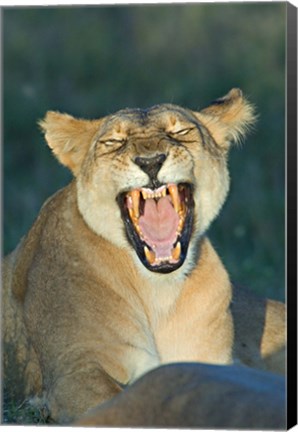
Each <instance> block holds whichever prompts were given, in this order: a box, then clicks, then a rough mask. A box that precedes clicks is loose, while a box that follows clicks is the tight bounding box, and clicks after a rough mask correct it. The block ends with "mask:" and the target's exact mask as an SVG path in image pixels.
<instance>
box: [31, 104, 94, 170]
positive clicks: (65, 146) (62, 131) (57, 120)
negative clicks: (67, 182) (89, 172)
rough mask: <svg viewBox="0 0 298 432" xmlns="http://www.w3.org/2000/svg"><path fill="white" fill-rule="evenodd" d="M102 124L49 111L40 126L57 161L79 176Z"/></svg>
mask: <svg viewBox="0 0 298 432" xmlns="http://www.w3.org/2000/svg"><path fill="white" fill-rule="evenodd" d="M101 122H102V120H101V119H100V120H81V119H76V118H74V117H72V116H70V115H68V114H61V113H59V112H54V111H48V112H47V114H46V116H45V118H44V120H41V121H40V122H39V126H40V127H41V129H42V130H43V132H44V134H45V138H46V141H47V143H48V145H49V147H50V148H51V149H52V150H53V153H54V154H55V156H56V157H57V159H58V160H59V161H60V162H61V163H62V164H63V165H65V166H67V167H68V168H70V169H71V171H72V172H73V173H74V175H77V174H78V172H79V169H80V166H81V164H82V162H83V160H84V157H85V155H86V153H87V151H88V148H89V146H90V144H91V141H92V138H93V136H94V135H95V134H96V132H97V130H98V128H99V125H100V123H101Z"/></svg>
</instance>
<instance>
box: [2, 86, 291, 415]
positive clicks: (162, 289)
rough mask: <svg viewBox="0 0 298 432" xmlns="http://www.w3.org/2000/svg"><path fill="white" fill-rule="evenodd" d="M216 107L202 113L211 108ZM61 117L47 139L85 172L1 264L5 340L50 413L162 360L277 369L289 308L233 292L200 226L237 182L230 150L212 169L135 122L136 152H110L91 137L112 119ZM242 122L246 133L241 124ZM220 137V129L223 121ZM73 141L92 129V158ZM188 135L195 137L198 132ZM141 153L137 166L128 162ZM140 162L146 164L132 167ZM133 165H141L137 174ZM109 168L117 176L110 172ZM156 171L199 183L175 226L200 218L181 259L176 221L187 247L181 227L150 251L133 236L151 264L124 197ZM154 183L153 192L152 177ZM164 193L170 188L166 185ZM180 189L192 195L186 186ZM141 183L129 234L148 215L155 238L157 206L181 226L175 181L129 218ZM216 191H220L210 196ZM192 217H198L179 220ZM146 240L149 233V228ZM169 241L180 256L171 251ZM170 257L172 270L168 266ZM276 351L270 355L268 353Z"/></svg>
mask: <svg viewBox="0 0 298 432" xmlns="http://www.w3.org/2000/svg"><path fill="white" fill-rule="evenodd" d="M230 96H232V97H230V99H229V98H228V100H227V107H228V108H229V105H233V104H232V103H231V100H232V102H233V103H234V100H233V99H235V100H236V102H237V101H238V102H239V100H238V99H239V97H240V95H239V94H235V93H234V94H231V95H230ZM241 100H242V99H241ZM223 105H225V103H223ZM214 109H216V108H212V109H211V111H209V112H207V113H206V116H209V117H210V118H211V116H212V115H213V112H214ZM226 110H227V108H226ZM233 110H234V111H235V109H234V108H233V109H232V111H233ZM167 111H170V117H169V114H168V112H167ZM228 111H229V115H228V117H227V118H226V116H225V115H224V118H226V120H225V121H226V122H227V121H231V120H230V118H229V117H230V116H232V113H231V112H230V110H228ZM173 112H174V113H175V110H173V109H172V110H171V109H170V108H169V107H168V109H165V110H163V109H162V110H161V113H159V111H158V115H159V116H160V118H162V119H163V122H164V121H165V120H164V119H165V118H168V120H167V121H168V122H170V123H171V124H172V125H173V124H174V125H175V126H176V127H177V122H179V121H181V120H177V118H176V119H174V120H173ZM236 112H237V110H236ZM130 114H131V113H129V122H130V123H129V122H128V123H125V125H127V124H129V126H130V128H131V127H132V126H131V117H130ZM53 115H54V120H55V121H53V122H52V123H51V122H50V121H49V120H48V123H47V124H46V125H45V126H44V128H45V130H46V132H47V134H48V135H46V137H47V140H48V142H49V145H50V146H51V147H52V148H53V151H54V153H55V154H56V155H57V157H58V158H59V159H60V160H61V161H62V162H63V163H65V164H66V165H67V166H69V167H70V168H71V169H72V171H73V172H74V174H75V176H76V179H75V180H74V181H73V182H72V183H71V184H70V185H69V186H67V187H66V188H65V189H63V190H61V191H59V192H58V193H56V194H55V195H54V196H53V197H52V198H50V199H49V200H48V201H47V202H46V204H45V205H44V206H43V208H42V210H41V212H40V215H39V216H38V218H37V220H36V222H35V224H34V225H33V227H32V229H31V230H30V232H29V233H28V235H27V236H26V237H25V238H24V239H23V240H22V242H21V243H20V245H19V247H18V248H17V249H16V250H15V251H14V252H13V253H12V254H11V255H10V256H9V257H7V258H6V259H5V261H4V271H3V273H4V297H3V298H4V302H5V306H4V312H5V317H4V342H5V345H6V346H7V347H8V348H9V349H8V350H7V352H10V351H9V350H12V351H13V354H14V355H15V359H16V363H17V364H18V365H19V369H20V370H21V374H22V376H23V378H24V386H25V390H24V391H25V393H26V394H32V393H33V394H39V395H40V396H43V400H44V402H45V403H46V405H47V406H48V408H49V410H50V413H51V416H52V417H53V418H54V419H55V420H57V421H59V422H67V421H70V420H72V419H74V418H76V417H79V416H80V415H81V414H82V413H84V412H85V411H87V410H88V409H89V408H92V407H94V406H95V405H97V404H99V403H101V402H103V401H105V400H107V399H109V398H111V397H112V396H114V395H115V394H117V393H118V392H119V391H120V390H121V388H122V387H123V386H124V385H127V384H130V383H132V382H133V381H134V380H135V379H136V378H138V377H139V376H140V375H142V374H144V373H145V372H147V371H148V370H151V369H153V368H155V367H157V366H159V365H160V364H164V363H170V362H179V361H198V362H203V363H217V364H230V363H232V362H233V361H234V360H235V359H236V360H239V361H243V362H244V363H246V364H248V365H250V366H256V367H260V368H268V369H271V370H274V371H278V372H282V371H283V360H282V359H279V358H278V360H276V359H275V357H274V355H275V353H277V352H278V351H280V349H282V348H283V345H284V318H283V315H284V310H283V306H282V305H280V304H279V303H276V302H269V303H268V304H266V305H265V307H262V306H260V303H259V302H258V301H255V300H254V299H253V298H249V297H247V296H246V297H245V298H247V300H244V302H243V299H242V297H240V298H239V300H237V298H236V297H237V295H236V296H235V293H233V289H232V287H231V283H230V281H229V277H228V274H227V272H226V270H225V269H224V267H223V265H222V264H221V261H220V259H219V258H218V256H217V254H216V253H215V251H214V249H213V248H212V246H211V244H210V242H209V241H208V239H207V237H206V236H205V235H204V231H205V230H206V228H207V226H208V225H209V224H210V222H211V220H212V219H213V218H214V217H215V215H216V214H217V213H218V211H219V209H220V207H221V205H222V203H223V201H224V198H225V196H226V193H227V190H228V176H227V170H226V165H225V159H224V158H222V159H221V160H219V158H217V159H216V158H215V159H214V158H211V157H210V154H211V153H212V152H213V153H214V152H215V153H216V152H218V150H216V149H215V150H214V149H213V150H212V146H209V147H208V148H207V150H204V151H205V152H206V157H207V156H208V157H209V159H210V160H209V162H208V161H205V165H204V164H203V158H201V159H202V160H200V161H199V160H195V159H193V154H192V152H193V151H194V150H192V148H191V147H190V150H188V149H184V148H183V149H181V148H180V147H179V146H177V147H176V148H175V149H174V148H173V147H171V148H168V147H167V146H168V144H162V145H161V144H160V143H161V138H158V140H157V141H156V143H155V141H153V138H150V136H154V133H153V132H152V131H151V135H150V134H149V138H150V139H151V147H150V148H149V149H148V148H147V147H146V142H148V140H149V138H148V137H147V141H144V137H143V138H140V136H141V135H140V132H138V137H139V138H138V141H136V142H137V144H135V145H134V152H136V149H137V150H138V152H139V153H138V152H137V153H134V154H133V156H132V155H131V154H130V153H129V151H127V155H124V154H123V153H124V151H125V150H123V149H121V148H119V146H118V147H116V150H115V151H114V150H113V151H112V152H110V150H109V151H108V152H106V150H107V148H109V146H110V145H111V143H112V144H113V143H114V141H115V140H116V139H115V135H113V138H112V139H111V138H110V141H109V142H108V143H107V144H106V142H107V141H103V142H104V147H100V148H99V150H98V148H97V147H96V146H95V144H94V143H96V142H97V141H92V139H91V138H92V137H93V136H94V133H95V132H96V133H97V134H98V132H97V131H98V129H99V130H100V131H101V133H102V134H103V135H104V134H106V133H107V132H106V130H107V129H108V126H109V123H108V124H107V126H105V124H104V125H102V124H101V123H100V122H98V123H96V122H90V123H86V125H85V123H83V124H82V123H79V125H77V124H76V123H75V122H74V121H73V119H72V118H70V117H69V116H66V118H65V120H66V123H65V124H64V118H62V119H60V117H56V116H57V114H53ZM247 115H248V114H247ZM125 116H126V114H125ZM166 116H168V117H166ZM171 116H172V117H171ZM179 116H181V114H180V113H179ZM179 116H178V117H179ZM119 117H120V120H121V121H122V117H121V116H119ZM158 118H159V117H158ZM169 118H170V120H169ZM116 120H117V121H118V118H116ZM209 120H210V119H209ZM59 122H61V125H60V124H59ZM79 122H83V121H79ZM110 122H112V124H113V127H114V134H115V133H117V134H118V135H117V140H118V136H119V134H120V135H121V133H123V123H120V126H119V122H118V123H117V124H116V126H115V119H114V118H112V120H110ZM149 124H150V123H149ZM163 124H164V123H163ZM56 127H58V129H57V130H56ZM179 127H180V129H181V126H179ZM210 127H211V128H212V125H211V126H210ZM221 127H222V129H221V131H220V133H219V135H218V140H220V137H221V136H222V141H223V144H222V145H223V146H224V145H226V143H225V141H224V139H223V136H226V132H225V129H224V127H223V126H221ZM237 128H238V130H239V128H240V125H239V124H237ZM143 129H144V128H143ZM144 130H146V131H147V130H149V131H150V127H149V126H148V125H147V128H146V129H144ZM202 130H203V128H202ZM217 130H218V126H217V128H216V131H217ZM74 131H75V132H74ZM115 131H116V132H115ZM183 131H184V129H182V132H183ZM126 133H128V132H126ZM142 133H143V134H144V132H142ZM187 133H188V132H187ZM194 133H196V132H194V131H192V132H191V134H193V135H194ZM204 133H205V134H207V132H206V131H205V132H204ZM233 133H236V132H235V131H234V132H233ZM68 134H70V135H71V137H70V138H69V137H68V138H67V136H68ZM183 135H184V133H183ZM214 135H215V136H217V135H216V132H215V131H214ZM100 136H102V135H100ZM77 137H83V138H84V140H83V138H82V143H81V147H84V146H86V142H87V143H88V140H87V138H88V139H89V142H91V145H90V148H87V149H86V150H85V151H84V152H83V154H81V153H80V152H81V149H80V148H78V147H77V144H75V148H72V139H73V141H74V142H76V139H78V138H77ZM209 139H211V138H209ZM149 141H150V140H149ZM99 142H101V140H100V139H99ZM117 142H118V141H117ZM189 142H190V143H193V142H195V141H194V138H192V140H191V141H189ZM210 142H211V141H210ZM65 143H66V144H65ZM61 145H62V146H63V148H60V147H61ZM187 145H190V146H191V145H193V144H187ZM212 145H214V144H212ZM65 146H66V147H67V149H66V148H65ZM152 148H153V150H152ZM140 149H141V150H140ZM194 149H195V147H194ZM119 150H120V151H119ZM157 150H158V151H163V152H164V154H166V155H167V156H164V157H163V158H162V159H161V158H160V156H158V158H159V159H158V164H159V165H158V169H157V170H156V169H155V172H154V176H155V177H154V178H153V174H152V172H153V171H152V170H151V171H150V174H149V171H146V173H145V170H147V169H148V168H147V167H145V168H144V162H143V159H142V166H141V164H140V161H139V160H137V157H139V156H138V155H139V154H140V155H141V156H142V158H144V155H146V157H147V156H148V153H149V156H150V158H151V159H152V157H151V152H153V153H152V154H153V155H154V157H156V156H155V155H156V151H157ZM98 151H99V154H98V153H97V152H98ZM106 155H107V156H106ZM132 158H135V159H134V160H135V163H133V162H131V160H132ZM139 158H140V157H139ZM150 158H149V160H150V161H151V159H150ZM166 158H167V159H166ZM100 159H101V160H102V161H103V169H102V172H100V174H99V171H98V168H97V160H100ZM165 159H166V161H165V162H164V160H165ZM146 160H147V159H145V161H146ZM161 160H162V162H161ZM107 161H110V165H108V164H107ZM115 161H116V162H115ZM167 161H169V162H168V165H167ZM146 163H147V162H146ZM150 163H151V162H150ZM161 163H163V164H164V165H162V166H161ZM202 164H203V165H202ZM135 165H138V166H141V168H142V169H139V168H138V171H136V166H135ZM130 166H132V167H133V170H135V171H131V172H130V173H129V170H130ZM203 166H206V167H205V172H201V171H202V167H203ZM164 167H165V168H164ZM163 168H164V169H163ZM173 170H174V171H173ZM175 170H177V172H176V171H175ZM109 171H111V173H112V174H111V176H112V177H111V179H108V172H109ZM173 172H174V174H173ZM116 173H117V175H116ZM144 173H145V174H144ZM145 175H146V178H147V180H146V178H145ZM151 175H152V178H151V177H150V176H151ZM148 176H149V178H150V181H152V182H153V183H154V184H155V183H156V184H158V185H159V184H161V183H157V181H158V182H162V183H165V184H169V185H170V186H167V188H169V189H170V188H172V189H174V188H173V186H172V184H173V183H170V182H176V183H177V184H178V183H179V182H181V181H183V182H190V183H192V184H195V185H196V186H195V187H196V188H197V189H199V196H200V204H199V205H198V202H197V200H198V199H199V198H198V197H197V196H196V195H195V194H193V198H192V195H187V194H191V192H183V193H184V195H183V198H180V200H181V202H182V199H184V201H185V203H184V204H183V206H184V207H185V206H186V208H187V210H185V209H184V213H183V218H182V219H181V220H180V222H179V224H180V225H182V226H183V230H184V225H186V224H187V223H188V224H189V226H191V220H192V219H191V217H190V216H189V215H191V214H193V216H192V217H193V219H194V223H193V226H192V230H191V232H192V234H191V237H190V241H189V246H188V252H187V255H186V253H185V256H184V255H183V253H184V251H183V247H184V244H186V243H185V242H186V240H184V239H183V233H181V232H180V231H179V233H180V234H179V236H178V234H177V236H178V237H177V238H178V239H180V238H181V244H182V246H179V245H178V243H177V245H178V246H179V247H178V246H173V242H174V240H171V243H169V240H168V239H169V238H170V239H171V238H172V237H173V235H172V234H167V235H164V237H163V238H162V241H160V244H161V246H158V245H157V246H156V248H155V247H154V246H152V251H153V250H154V251H155V253H153V252H148V250H149V249H148V248H149V244H150V245H151V243H150V241H151V239H150V230H148V234H147V237H148V240H146V241H147V242H148V243H147V244H148V248H147V251H146V250H145V255H144V254H143V252H142V251H141V252H140V250H139V249H138V248H139V246H140V244H144V243H140V240H139V239H138V238H137V237H136V234H131V235H132V236H135V237H134V240H133V241H134V242H136V245H134V247H135V248H136V250H138V254H139V257H140V259H142V260H143V261H144V266H143V265H141V264H140V263H139V259H138V258H137V256H136V254H135V252H134V251H133V249H132V247H131V245H130V244H129V242H128V241H127V238H126V237H125V234H124V232H123V226H122V223H121V218H120V212H119V208H118V207H117V204H116V195H117V194H119V192H121V193H122V191H123V190H124V191H125V190H129V189H133V190H134V191H135V190H140V188H141V187H143V186H144V185H145V186H146V184H147V183H148ZM119 183H120V184H119ZM142 185H143V186H142ZM99 186H100V187H99ZM146 187H147V186H146ZM185 187H186V186H185ZM113 188H114V189H113ZM135 188H139V189H135ZM209 189H210V190H209ZM144 190H145V189H144ZM147 190H152V189H148V187H147V189H146V191H147ZM156 190H158V191H160V190H162V191H163V193H164V194H165V189H164V186H162V187H160V186H159V189H156ZM181 190H183V191H184V186H183V187H182V188H181ZM187 190H188V188H187ZM142 191H143V189H142ZM133 193H134V194H135V192H133ZM133 193H130V192H129V193H128V194H127V195H126V198H125V200H126V201H125V203H126V204H125V205H126V206H127V207H128V210H130V214H131V213H132V216H133V217H132V220H133V222H132V221H130V222H129V224H130V225H129V227H128V228H127V229H128V230H132V231H133V232H134V230H136V231H138V232H139V231H140V226H141V227H143V226H144V228H143V229H144V230H145V229H146V223H148V222H149V221H150V222H151V221H152V230H153V231H155V232H156V236H157V234H158V235H159V236H162V232H161V230H160V228H159V225H160V224H161V223H162V222H159V225H158V224H157V222H155V221H154V220H153V219H154V218H155V219H156V218H157V217H159V216H158V215H159V214H161V213H162V212H163V213H162V214H163V215H164V218H165V219H167V220H169V224H173V226H176V225H175V224H176V223H177V224H178V220H177V222H176V219H177V218H178V216H177V217H176V216H175V213H174V210H173V209H172V207H171V205H174V204H175V205H176V203H175V199H176V198H175V197H174V193H175V190H174V192H173V191H172V190H171V197H172V198H170V195H167V196H165V197H164V198H155V201H156V203H158V201H159V200H160V201H159V203H160V204H154V201H153V199H151V200H149V201H148V202H149V204H147V202H144V203H143V206H144V208H145V216H144V217H143V225H142V222H139V220H140V221H141V218H140V219H138V218H136V214H133V211H135V212H137V211H138V209H137V210H135V207H136V206H135V198H134V195H133ZM138 193H139V192H138ZM149 193H150V192H149ZM154 193H155V192H154ZM181 196H182V195H181ZM173 197H174V198H173ZM210 197H212V198H213V200H214V201H210ZM138 199H139V198H138ZM171 199H172V200H173V204H171V205H170V204H169V203H170V202H171V203H172V201H170V200H171ZM188 200H194V203H195V204H194V211H193V210H191V209H190V208H189V209H188V207H187V206H188V205H189V206H190V204H187V202H188ZM178 201H179V198H178ZM155 205H156V209H155V207H154V206H155ZM180 205H181V206H182V204H181V203H180ZM150 206H151V207H150ZM152 206H153V207H154V208H152ZM158 206H159V207H160V208H159V207H158ZM161 207H163V210H162V209H161ZM125 209H126V210H125V211H127V208H125ZM149 210H150V211H149ZM181 211H182V210H180V213H179V214H180V215H181V214H182V213H181ZM146 212H147V214H149V216H146ZM150 212H151V213H152V214H153V216H152V214H151V213H150ZM192 212H194V213H192ZM125 217H126V216H125ZM180 217H182V216H180ZM187 217H189V222H184V220H185V219H186V220H187ZM127 218H128V216H127V217H126V219H127ZM125 223H126V224H127V221H126V222H125ZM183 223H184V225H183ZM139 225H140V226H139ZM180 225H179V226H180ZM186 228H187V227H186ZM186 228H185V230H186ZM163 229H164V230H165V231H166V230H167V228H166V227H165V228H163ZM179 230H180V228H179ZM189 232H190V231H189ZM128 234H130V231H128ZM189 235H190V234H189ZM185 236H186V234H185ZM141 237H142V236H141ZM141 241H142V242H144V241H145V240H144V237H142V240H141ZM175 242H177V240H176V239H175ZM183 242H184V243H183ZM175 244H176V243H175ZM171 245H172V246H171ZM179 248H180V249H179ZM145 249H146V248H145ZM181 249H182V252H181V251H180V250H181ZM162 251H167V252H164V253H165V254H167V255H169V254H171V255H170V256H169V257H167V258H166V256H164V258H163V257H162V253H163V252H162ZM185 257H186V258H185ZM182 259H185V262H183V261H182ZM171 266H173V269H174V271H170V270H172V268H171ZM145 267H147V268H145ZM169 269H170V270H169ZM150 270H151V271H150ZM159 270H160V272H159ZM165 272H166V273H167V274H165ZM237 292H238V291H237ZM231 304H232V307H230V306H231ZM235 320H237V322H235ZM252 330H253V332H252ZM278 355H279V354H278ZM272 356H273V357H274V360H270V361H269V360H268V361H267V360H266V359H267V358H269V357H272ZM5 360H6V365H5V366H6V368H7V370H8V372H7V374H8V376H9V374H11V372H9V368H10V369H11V366H14V364H13V363H12V362H11V357H9V356H6V358H5ZM12 373H13V372H12ZM10 376H11V375H10Z"/></svg>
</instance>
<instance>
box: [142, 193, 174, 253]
mask: <svg viewBox="0 0 298 432" xmlns="http://www.w3.org/2000/svg"><path fill="white" fill-rule="evenodd" d="M178 223H179V216H178V214H177V213H176V211H175V210H174V207H173V205H172V204H171V199H170V197H169V196H166V197H163V198H160V199H159V200H158V201H157V202H156V201H155V200H154V199H147V200H146V201H145V207H144V214H143V215H142V216H140V218H139V226H140V228H141V231H142V233H143V235H144V237H145V241H146V243H147V244H148V245H149V246H151V247H153V245H154V249H155V254H156V258H163V257H169V256H171V250H172V248H173V244H174V243H175V241H176V238H177V234H176V231H177V228H178Z"/></svg>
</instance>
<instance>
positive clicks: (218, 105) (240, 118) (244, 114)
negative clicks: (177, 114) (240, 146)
mask: <svg viewBox="0 0 298 432" xmlns="http://www.w3.org/2000/svg"><path fill="white" fill-rule="evenodd" d="M195 115H196V117H197V118H198V119H199V120H200V122H201V123H202V124H203V125H204V126H205V127H206V128H207V129H208V130H209V132H210V133H211V135H212V136H213V138H214V140H215V141H216V143H217V144H218V145H220V146H222V147H223V148H228V147H229V145H230V143H231V142H232V141H234V142H238V141H240V140H241V138H244V136H245V133H246V132H247V131H248V129H249V128H250V127H251V126H252V125H253V124H254V123H255V120H256V116H255V114H254V107H253V106H252V105H251V104H250V103H249V102H248V101H247V100H246V99H245V98H244V97H243V95H242V91H241V90H240V89H232V90H230V91H229V93H228V94H227V95H226V96H224V97H222V98H220V99H217V100H216V101H214V102H213V103H212V104H211V105H210V106H208V107H207V108H204V109H203V110H202V111H200V112H198V113H195Z"/></svg>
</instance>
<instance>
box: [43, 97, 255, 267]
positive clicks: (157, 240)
mask: <svg viewBox="0 0 298 432" xmlns="http://www.w3.org/2000/svg"><path fill="white" fill-rule="evenodd" d="M253 120H254V115H253V109H252V106H251V105H250V104H249V103H248V102H247V101H246V100H245V99H244V97H243V96H242V92H241V91H240V90H238V89H233V90H231V91H230V92H229V93H228V94H227V95H226V96H225V97H223V98H220V99H218V100H216V101H215V102H213V103H212V104H211V105H210V106H209V107H207V108H205V109H203V110H201V111H200V112H194V111H190V110H188V109H184V108H181V107H180V106H176V105H170V104H162V105H156V106H153V107H151V108H148V109H124V110H121V111H119V112H117V113H116V114H112V115H109V116H107V117H104V118H101V119H99V120H92V121H87V120H80V119H75V118H73V117H71V116H69V115H67V114H60V113H57V112H51V111H50V112H48V113H47V115H46V117H45V119H44V120H43V121H42V122H41V126H42V128H43V130H44V132H45V137H46V140H47V142H48V144H49V146H50V148H51V149H52V150H53V152H54V154H55V155H56V157H57V158H58V160H60V162H62V163H63V164H64V165H66V166H67V167H69V168H70V169H71V170H72V172H73V174H74V175H75V177H76V184H77V200H78V208H79V210H80V212H81V215H82V217H83V218H84V220H85V222H86V223H87V224H88V225H89V227H90V228H91V229H92V230H93V231H94V232H95V233H97V234H98V235H100V236H103V237H104V238H106V239H108V240H109V241H111V242H113V243H114V244H115V245H117V246H118V247H126V248H127V247H129V248H130V249H131V250H132V251H133V254H134V255H135V254H136V256H138V259H139V260H140V261H141V263H142V264H143V265H144V266H145V267H146V268H147V269H148V270H150V271H151V272H159V273H169V272H172V271H174V270H176V269H178V268H179V267H181V266H182V264H183V263H185V262H188V263H189V265H190V263H191V262H192V261H193V256H194V255H195V249H196V244H197V242H198V239H199V238H200V237H201V236H202V234H203V233H204V232H205V231H206V230H207V228H208V226H209V225H210V223H211V221H212V220H213V219H214V218H215V216H216V215H217V214H218V212H219V210H220V208H221V206H222V204H223V202H224V200H225V198H226V195H227V192H228V189H229V174H228V170H227V155H228V150H229V146H230V144H231V142H233V141H238V140H239V139H241V138H242V137H243V136H244V134H245V132H246V130H247V128H248V127H249V126H250V125H251V124H252V123H253ZM189 265H188V266H185V267H189Z"/></svg>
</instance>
